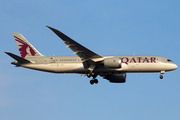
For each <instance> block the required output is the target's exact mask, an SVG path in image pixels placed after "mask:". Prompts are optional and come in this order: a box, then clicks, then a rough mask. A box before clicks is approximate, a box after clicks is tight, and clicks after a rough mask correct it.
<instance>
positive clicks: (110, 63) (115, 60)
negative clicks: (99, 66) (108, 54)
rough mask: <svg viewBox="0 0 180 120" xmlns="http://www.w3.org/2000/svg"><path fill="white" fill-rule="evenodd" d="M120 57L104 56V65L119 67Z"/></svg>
mask: <svg viewBox="0 0 180 120" xmlns="http://www.w3.org/2000/svg"><path fill="white" fill-rule="evenodd" d="M121 63H122V62H121V58H120V57H114V58H106V59H104V67H109V68H121Z"/></svg>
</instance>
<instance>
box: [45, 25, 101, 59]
mask: <svg viewBox="0 0 180 120" xmlns="http://www.w3.org/2000/svg"><path fill="white" fill-rule="evenodd" d="M46 27H48V28H49V29H51V30H52V31H53V32H54V33H55V34H56V35H57V36H59V37H60V38H61V39H62V40H63V41H64V43H65V44H66V45H67V47H69V48H70V49H71V50H72V51H74V54H77V55H78V56H79V57H80V58H81V59H82V61H87V60H92V61H94V62H98V61H102V60H103V57H102V56H100V55H98V54H97V53H95V52H93V51H91V50H89V49H87V48H86V47H84V46H82V45H81V44H79V43H77V42H76V41H74V40H73V39H71V38H70V37H68V36H66V35H65V34H63V33H62V32H60V31H59V30H56V29H54V28H52V27H49V26H47V25H46Z"/></svg>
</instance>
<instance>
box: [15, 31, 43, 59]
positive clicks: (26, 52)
mask: <svg viewBox="0 0 180 120" xmlns="http://www.w3.org/2000/svg"><path fill="white" fill-rule="evenodd" d="M13 35H14V38H15V40H16V43H17V46H18V49H19V52H20V54H21V57H22V58H27V57H33V56H43V55H42V54H41V53H40V52H38V51H37V50H36V48H34V47H33V45H31V43H29V42H28V41H27V40H26V38H24V37H23V36H22V35H21V34H20V33H13Z"/></svg>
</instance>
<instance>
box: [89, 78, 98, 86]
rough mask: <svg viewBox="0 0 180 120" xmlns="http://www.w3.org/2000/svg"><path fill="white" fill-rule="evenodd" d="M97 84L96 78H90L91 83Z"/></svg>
mask: <svg viewBox="0 0 180 120" xmlns="http://www.w3.org/2000/svg"><path fill="white" fill-rule="evenodd" d="M94 83H95V84H98V80H97V79H92V80H90V84H91V85H93V84H94Z"/></svg>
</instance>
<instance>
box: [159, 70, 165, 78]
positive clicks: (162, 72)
mask: <svg viewBox="0 0 180 120" xmlns="http://www.w3.org/2000/svg"><path fill="white" fill-rule="evenodd" d="M162 74H165V71H161V75H160V76H159V78H160V79H163V75H162Z"/></svg>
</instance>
